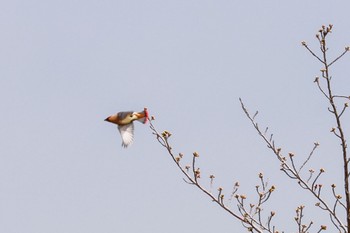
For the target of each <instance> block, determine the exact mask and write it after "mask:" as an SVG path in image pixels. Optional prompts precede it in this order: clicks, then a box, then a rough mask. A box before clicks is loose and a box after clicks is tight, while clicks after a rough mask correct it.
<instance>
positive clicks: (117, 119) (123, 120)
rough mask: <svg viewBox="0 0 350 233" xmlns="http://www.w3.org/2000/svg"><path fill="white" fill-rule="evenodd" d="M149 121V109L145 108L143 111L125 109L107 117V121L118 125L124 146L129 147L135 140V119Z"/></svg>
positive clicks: (143, 121)
mask: <svg viewBox="0 0 350 233" xmlns="http://www.w3.org/2000/svg"><path fill="white" fill-rule="evenodd" d="M135 120H137V121H140V122H142V123H143V124H146V123H147V120H148V110H147V108H144V110H143V111H142V112H134V111H125V112H118V113H116V114H114V115H111V116H109V117H107V118H106V119H105V121H107V122H110V123H113V124H116V125H118V130H119V132H120V136H121V137H122V147H124V148H127V147H128V146H130V145H131V144H132V143H133V141H134V123H133V122H134V121H135Z"/></svg>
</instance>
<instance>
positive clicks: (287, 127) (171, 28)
mask: <svg viewBox="0 0 350 233" xmlns="http://www.w3.org/2000/svg"><path fill="white" fill-rule="evenodd" d="M349 9H350V3H349V1H323V0H321V1H316V0H313V1H299V0H298V1H221V0H216V1H206V0H203V1H188V0H186V1H182V0H180V1H167V0H163V1H146V0H145V1H140V0H134V1H132V0H128V1H118V0H114V1H112V0H100V1H96V0H95V1H92V0H86V1H79V0H74V1H67V0H63V1H43V0H31V1H19V0H11V1H3V2H1V3H0V29H1V37H0V46H1V47H0V51H1V52H0V76H1V78H0V98H1V101H0V108H1V118H0V119H1V121H0V127H1V132H0V145H1V156H0V160H1V161H0V232H6V233H22V232H25V233H47V232H50V233H62V232H64V233H76V232H84V233H96V232H103V233H112V232H127V233H154V232H167V233H175V232H185V233H186V232H201V233H209V232H246V230H245V229H243V228H242V227H241V225H240V223H238V222H237V221H236V220H234V219H232V218H231V217H230V216H229V215H228V214H227V213H225V212H223V211H222V210H221V209H219V208H218V207H216V206H215V205H214V204H213V203H212V202H211V201H210V200H209V199H207V198H206V197H205V196H204V195H202V194H201V193H200V192H199V191H198V190H196V189H195V188H194V187H192V186H190V185H187V184H185V183H184V182H183V180H182V176H181V174H180V173H179V171H178V170H177V169H176V168H175V166H174V164H173V163H172V161H171V159H170V157H169V156H168V155H167V153H166V151H165V150H163V149H162V148H161V146H160V145H159V144H157V142H156V140H155V139H154V138H153V136H152V135H151V132H150V130H149V128H148V127H146V126H145V125H142V124H139V123H136V125H135V131H136V132H135V141H134V144H133V145H132V146H131V147H130V148H129V149H127V150H125V149H123V148H122V147H121V139H120V136H119V134H118V132H117V128H116V127H114V126H113V125H111V124H107V123H106V122H104V121H103V119H105V118H106V117H107V116H109V115H111V114H113V113H115V112H118V111H124V110H135V111H139V110H142V109H143V107H148V108H149V111H150V113H151V114H152V115H155V116H156V119H157V120H156V121H155V124H156V126H157V128H158V129H159V130H164V129H166V130H169V131H170V132H172V133H173V136H172V139H171V142H172V143H173V148H174V150H175V151H176V152H183V153H184V154H185V155H187V156H190V155H191V153H192V152H193V151H198V152H199V153H200V155H201V157H200V161H199V162H198V165H199V166H200V167H201V170H202V172H203V176H204V177H205V176H208V175H209V174H211V173H214V174H215V175H216V177H217V182H218V183H220V184H221V185H222V186H223V187H224V189H225V190H227V191H230V190H231V188H232V184H233V183H234V181H240V183H241V184H242V187H241V192H240V193H245V194H247V195H248V196H249V197H254V198H255V196H254V195H253V191H254V186H255V185H256V184H257V182H258V180H257V174H258V173H259V172H260V171H262V172H264V173H265V174H266V176H268V177H269V181H270V183H271V184H272V183H273V184H276V186H277V190H276V193H275V196H274V198H273V200H272V207H273V209H274V210H276V211H277V214H278V216H277V218H278V220H279V221H278V222H276V225H277V226H278V227H279V229H281V230H285V231H286V232H292V231H293V230H294V229H295V228H293V227H295V225H294V224H293V221H292V216H294V209H295V207H296V206H298V205H299V204H301V203H305V202H307V201H309V200H310V198H309V196H308V195H306V196H305V194H307V193H306V192H299V189H298V188H297V185H296V184H295V183H293V182H292V181H290V180H288V179H287V178H286V177H285V176H284V175H283V173H281V172H280V171H279V164H278V162H277V161H276V160H275V159H274V157H273V155H272V154H271V153H270V152H269V151H268V150H267V149H266V146H265V145H264V144H263V143H262V141H261V140H260V138H259V137H258V136H257V134H256V133H255V132H254V130H253V129H252V127H251V125H250V123H249V121H248V120H247V119H246V118H245V116H244V114H243V112H242V110H241V109H240V105H239V102H238V98H239V97H242V98H243V99H244V100H245V102H246V105H247V107H248V108H249V109H250V110H251V111H252V112H254V111H255V110H256V109H258V110H259V111H260V117H259V118H258V119H259V121H260V124H261V125H268V126H269V127H270V128H271V129H272V130H273V132H274V133H275V135H276V136H275V137H276V140H277V142H278V143H279V144H280V145H281V146H282V148H283V150H284V151H293V152H295V153H296V154H297V156H300V157H302V156H305V155H306V154H307V153H308V152H309V150H310V149H311V148H312V146H313V142H314V141H319V142H320V143H321V148H320V150H319V152H318V153H317V154H316V156H318V157H317V159H314V160H313V161H311V162H312V163H313V164H314V166H313V168H315V169H318V168H319V167H320V166H324V167H325V168H326V170H327V171H330V172H329V173H328V174H326V176H325V177H324V180H323V181H324V183H325V184H330V183H333V182H334V183H338V184H339V186H341V185H340V184H341V183H340V181H341V180H340V178H341V173H340V171H339V169H335V168H333V170H332V166H333V165H334V166H337V165H339V164H340V160H339V158H338V157H337V154H331V153H333V152H334V149H333V148H334V147H335V148H337V150H338V151H339V148H338V147H337V146H338V144H339V143H338V142H337V141H336V140H335V138H334V137H332V136H331V135H330V134H329V129H330V128H331V127H333V119H332V118H331V117H330V115H329V114H328V113H327V109H326V105H325V100H324V99H323V98H322V96H321V94H320V93H319V92H318V90H317V88H316V87H315V85H314V84H313V79H314V76H316V75H319V73H318V70H319V69H320V68H321V66H320V64H318V63H317V62H316V60H315V59H314V58H313V57H311V56H310V55H309V54H308V53H307V51H306V50H305V49H303V48H302V46H301V45H300V41H302V40H306V41H307V42H308V44H310V46H311V47H312V48H314V49H317V47H318V46H317V44H316V40H315V33H316V31H317V30H318V29H319V27H320V26H321V25H322V24H329V23H332V24H334V33H333V34H332V35H331V36H330V37H329V39H330V55H332V56H335V55H336V54H338V53H340V52H341V51H343V48H344V46H348V45H349V44H350V31H349V28H350V20H349ZM349 59H350V58H349V57H346V58H345V59H343V60H341V61H340V62H338V63H337V64H336V65H334V69H336V71H335V72H334V73H333V76H334V82H335V87H336V90H337V91H339V94H347V95H349V86H350V81H349V69H348V67H349ZM345 117H347V118H348V117H349V115H346V116H345ZM345 127H346V132H349V124H348V125H346V126H345ZM203 182H204V183H208V181H207V180H206V179H204V178H203ZM216 185H218V184H216ZM283 185H285V186H283ZM226 193H227V192H226ZM312 205H313V202H311V203H310V204H309V205H307V207H308V208H310V209H307V210H306V217H307V219H309V218H312V219H313V220H314V221H315V225H316V226H318V225H320V224H321V223H323V222H322V221H323V219H327V216H326V215H325V214H324V215H315V214H316V213H317V212H314V210H313V207H312ZM281 206H282V209H281ZM267 211H270V209H267ZM308 214H309V215H308ZM315 216H317V217H315Z"/></svg>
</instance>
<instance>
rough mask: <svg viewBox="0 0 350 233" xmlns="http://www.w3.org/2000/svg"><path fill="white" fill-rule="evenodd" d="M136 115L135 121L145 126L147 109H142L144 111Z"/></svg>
mask: <svg viewBox="0 0 350 233" xmlns="http://www.w3.org/2000/svg"><path fill="white" fill-rule="evenodd" d="M136 115H137V120H138V121H140V122H142V123H143V124H146V123H147V121H148V116H149V115H148V110H147V108H144V110H143V111H142V112H138V113H136Z"/></svg>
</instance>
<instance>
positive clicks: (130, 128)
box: [118, 123, 134, 148]
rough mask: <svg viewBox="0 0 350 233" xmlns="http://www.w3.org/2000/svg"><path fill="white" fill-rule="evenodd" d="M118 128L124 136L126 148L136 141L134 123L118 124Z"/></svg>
mask: <svg viewBox="0 0 350 233" xmlns="http://www.w3.org/2000/svg"><path fill="white" fill-rule="evenodd" d="M118 129H119V132H120V135H121V136H122V141H123V142H122V146H123V147H124V148H126V147H128V146H129V145H131V144H132V142H133V141H134V124H133V123H130V124H127V125H118Z"/></svg>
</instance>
